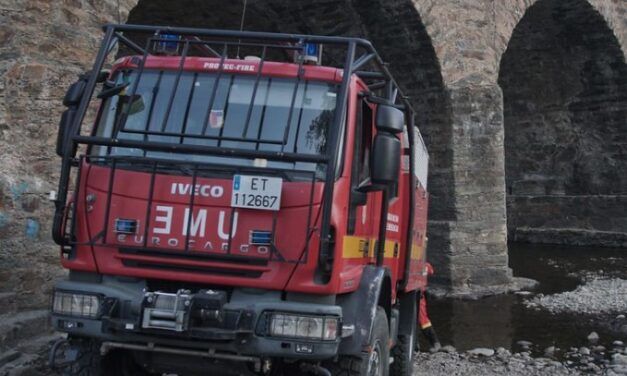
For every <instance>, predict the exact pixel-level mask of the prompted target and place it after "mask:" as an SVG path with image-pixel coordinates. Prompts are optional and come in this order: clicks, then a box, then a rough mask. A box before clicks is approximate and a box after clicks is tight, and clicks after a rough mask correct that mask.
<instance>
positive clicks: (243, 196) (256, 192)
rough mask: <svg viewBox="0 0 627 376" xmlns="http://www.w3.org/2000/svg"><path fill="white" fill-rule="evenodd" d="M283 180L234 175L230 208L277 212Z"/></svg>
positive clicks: (279, 205)
mask: <svg viewBox="0 0 627 376" xmlns="http://www.w3.org/2000/svg"><path fill="white" fill-rule="evenodd" d="M282 187H283V179H281V178H273V177H268V176H250V175H235V176H234V177H233V193H232V195H231V206H232V207H235V208H248V209H261V210H279V209H280V208H281V189H282Z"/></svg>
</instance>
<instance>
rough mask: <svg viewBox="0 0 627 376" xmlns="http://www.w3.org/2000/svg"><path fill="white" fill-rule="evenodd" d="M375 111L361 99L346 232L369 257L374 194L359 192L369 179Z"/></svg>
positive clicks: (358, 107)
mask: <svg viewBox="0 0 627 376" xmlns="http://www.w3.org/2000/svg"><path fill="white" fill-rule="evenodd" d="M373 110H374V108H373V105H372V104H370V103H368V102H366V101H365V100H364V99H363V98H360V99H359V100H358V102H357V116H356V124H355V143H354V150H353V156H352V158H353V161H352V168H351V195H350V197H351V198H350V207H349V213H348V227H347V234H348V235H349V236H354V237H356V238H358V239H359V242H360V245H359V249H360V250H361V251H363V253H364V256H367V255H368V252H371V250H372V248H373V246H374V244H373V242H374V238H373V234H374V232H373V224H374V214H375V213H374V211H373V210H374V205H375V197H374V196H375V193H374V192H369V193H364V192H358V191H357V188H358V187H359V185H360V184H361V183H363V182H366V181H368V179H369V178H370V152H371V146H372V137H373V127H374V116H373V115H374V111H373Z"/></svg>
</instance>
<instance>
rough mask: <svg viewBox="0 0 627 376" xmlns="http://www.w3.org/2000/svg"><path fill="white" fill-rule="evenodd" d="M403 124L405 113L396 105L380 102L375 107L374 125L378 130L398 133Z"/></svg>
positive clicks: (401, 130)
mask: <svg viewBox="0 0 627 376" xmlns="http://www.w3.org/2000/svg"><path fill="white" fill-rule="evenodd" d="M404 126H405V114H404V113H403V111H401V110H399V109H398V108H396V107H392V106H390V105H386V104H380V105H379V106H378V107H377V119H376V127H377V131H379V132H388V133H392V134H399V133H402V132H403V127H404Z"/></svg>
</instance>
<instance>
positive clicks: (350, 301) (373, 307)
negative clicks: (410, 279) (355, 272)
mask: <svg viewBox="0 0 627 376" xmlns="http://www.w3.org/2000/svg"><path fill="white" fill-rule="evenodd" d="M389 278H390V272H389V270H388V269H386V268H383V267H377V266H374V265H368V266H366V267H364V271H363V274H362V276H361V281H360V283H359V288H358V289H357V290H356V291H355V292H353V293H350V294H346V295H343V296H338V297H337V304H338V305H339V306H341V307H342V316H343V320H344V322H343V323H342V325H344V326H346V325H354V327H355V332H354V333H353V335H352V336H350V337H347V338H344V339H343V340H342V342H341V343H340V347H339V349H338V354H341V355H356V356H358V355H360V354H361V353H362V351H363V349H364V348H365V347H366V346H368V342H369V340H370V333H371V332H372V326H373V325H374V317H375V314H376V312H377V306H378V305H380V304H379V298H380V297H381V296H382V295H381V294H382V293H383V296H384V297H385V296H388V297H389V296H390V294H391V292H385V291H382V290H383V289H384V288H386V287H384V286H388V287H387V288H388V289H389V283H387V282H386V281H388V282H389ZM382 303H383V304H381V305H382V306H383V308H384V309H385V310H386V313H387V314H388V320H389V318H390V308H391V307H390V306H391V301H388V302H382Z"/></svg>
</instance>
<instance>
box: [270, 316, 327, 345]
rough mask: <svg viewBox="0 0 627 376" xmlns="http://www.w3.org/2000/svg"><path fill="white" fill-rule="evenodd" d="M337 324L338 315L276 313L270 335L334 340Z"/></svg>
mask: <svg viewBox="0 0 627 376" xmlns="http://www.w3.org/2000/svg"><path fill="white" fill-rule="evenodd" d="M337 324H338V318H337V317H322V316H299V315H293V314H286V313H275V314H273V315H272V320H271V324H270V335H272V336H274V337H292V338H309V339H317V340H326V341H333V340H335V339H336V338H337V326H338V325H337Z"/></svg>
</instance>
